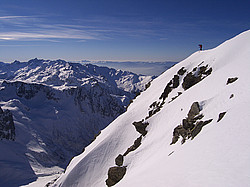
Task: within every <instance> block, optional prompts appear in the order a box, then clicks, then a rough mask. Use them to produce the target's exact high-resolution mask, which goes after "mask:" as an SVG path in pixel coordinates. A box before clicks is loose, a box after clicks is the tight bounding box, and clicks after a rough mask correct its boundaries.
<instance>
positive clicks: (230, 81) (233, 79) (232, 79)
mask: <svg viewBox="0 0 250 187" xmlns="http://www.w3.org/2000/svg"><path fill="white" fill-rule="evenodd" d="M237 79H238V77H234V78H228V79H227V84H231V83H233V82H235V81H237Z"/></svg>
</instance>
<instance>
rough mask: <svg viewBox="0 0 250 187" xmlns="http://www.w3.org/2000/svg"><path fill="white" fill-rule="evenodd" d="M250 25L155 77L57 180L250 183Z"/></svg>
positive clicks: (193, 186) (98, 184) (95, 185)
mask: <svg viewBox="0 0 250 187" xmlns="http://www.w3.org/2000/svg"><path fill="white" fill-rule="evenodd" d="M249 59H250V31H246V32H243V33H241V34H240V35H238V36H236V37H234V38H232V39H230V40H228V41H226V42H224V43H223V44H221V45H219V46H218V47H216V48H214V49H211V50H205V51H198V52H196V53H194V54H192V55H191V56H190V57H188V58H187V59H185V60H183V61H182V62H180V63H178V64H176V65H175V66H174V67H172V68H170V69H169V70H167V71H166V72H165V73H163V74H162V75H160V76H159V77H157V78H156V79H154V80H153V81H152V82H151V84H150V86H149V88H148V89H147V90H146V91H144V92H142V93H141V94H140V95H139V96H138V97H137V98H136V99H135V100H133V102H132V103H131V104H130V105H129V107H128V109H127V111H126V112H125V113H123V114H122V115H120V116H119V117H117V118H116V119H115V120H114V121H113V122H112V123H111V124H110V125H108V126H107V127H106V128H105V129H104V130H102V131H101V133H100V135H99V136H98V137H97V138H96V139H95V141H93V142H92V143H91V144H90V145H89V146H87V147H86V149H85V151H84V152H83V153H82V154H80V155H79V156H76V157H74V158H73V159H72V160H71V162H70V164H69V165H68V167H67V169H66V171H65V173H63V174H62V175H61V176H60V178H59V179H58V180H57V181H56V182H55V183H51V185H52V186H55V187H57V186H62V187H68V186H79V187H80V186H81V187H82V186H84V187H85V186H86V187H102V186H114V185H115V186H122V187H128V186H136V187H137V186H141V187H152V186H159V187H162V186H176V187H180V186H188V187H200V186H202V187H211V186H213V187H214V186H216V187H221V186H223V187H224V186H227V187H228V186H232V187H233V186H242V187H246V186H249V182H250V178H249V175H250V165H249V163H250V150H249V147H250V141H249V131H250V126H249V121H250V113H249V105H250V96H249V93H250V84H249V74H250V64H249Z"/></svg>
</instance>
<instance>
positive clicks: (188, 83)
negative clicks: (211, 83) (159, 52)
mask: <svg viewBox="0 0 250 187" xmlns="http://www.w3.org/2000/svg"><path fill="white" fill-rule="evenodd" d="M207 68H208V65H207V66H201V67H199V68H194V69H193V72H189V73H188V74H187V75H186V76H185V77H184V79H183V83H182V87H183V89H184V90H187V89H189V88H190V87H192V86H194V85H195V84H197V83H198V82H200V81H201V80H202V79H204V78H205V77H207V76H208V75H210V74H211V73H212V68H209V69H208V70H207Z"/></svg>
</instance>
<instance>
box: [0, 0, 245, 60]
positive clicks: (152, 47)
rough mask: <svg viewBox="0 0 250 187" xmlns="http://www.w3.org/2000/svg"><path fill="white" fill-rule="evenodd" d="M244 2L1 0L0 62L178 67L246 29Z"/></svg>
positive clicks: (191, 0) (215, 0) (195, 0)
mask: <svg viewBox="0 0 250 187" xmlns="http://www.w3.org/2000/svg"><path fill="white" fill-rule="evenodd" d="M249 9H250V1H248V0H238V1H232V0H227V1H224V0H209V1H208V0H206V1H204V0H203V1H202V0H200V1H197V0H189V1H187V0H179V1H178V0H175V1H173V0H171V1H169V0H150V1H149V0H60V1H59V0H1V1H0V61H4V62H11V61H14V60H20V61H26V60H28V59H31V58H35V57H37V58H44V59H59V58H60V59H65V60H84V59H87V60H131V61H138V60H139V61H140V60H141V61H180V60H182V59H184V58H186V57H187V56H189V55H190V54H192V53H193V52H195V51H196V50H198V44H199V43H202V44H203V46H204V48H205V49H209V48H213V47H216V46H217V45H219V44H220V43H222V42H224V41H225V40H227V39H229V38H231V37H233V36H235V35H237V34H239V33H241V32H243V31H245V30H248V29H250V11H249Z"/></svg>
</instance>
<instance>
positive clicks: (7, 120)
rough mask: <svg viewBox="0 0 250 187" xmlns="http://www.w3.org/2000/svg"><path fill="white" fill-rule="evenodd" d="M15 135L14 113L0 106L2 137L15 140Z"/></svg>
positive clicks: (0, 134)
mask: <svg viewBox="0 0 250 187" xmlns="http://www.w3.org/2000/svg"><path fill="white" fill-rule="evenodd" d="M15 135H16V134H15V125H14V122H13V116H12V113H11V112H10V111H9V110H5V111H3V109H2V108H1V107H0V139H1V140H2V139H6V140H15Z"/></svg>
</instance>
